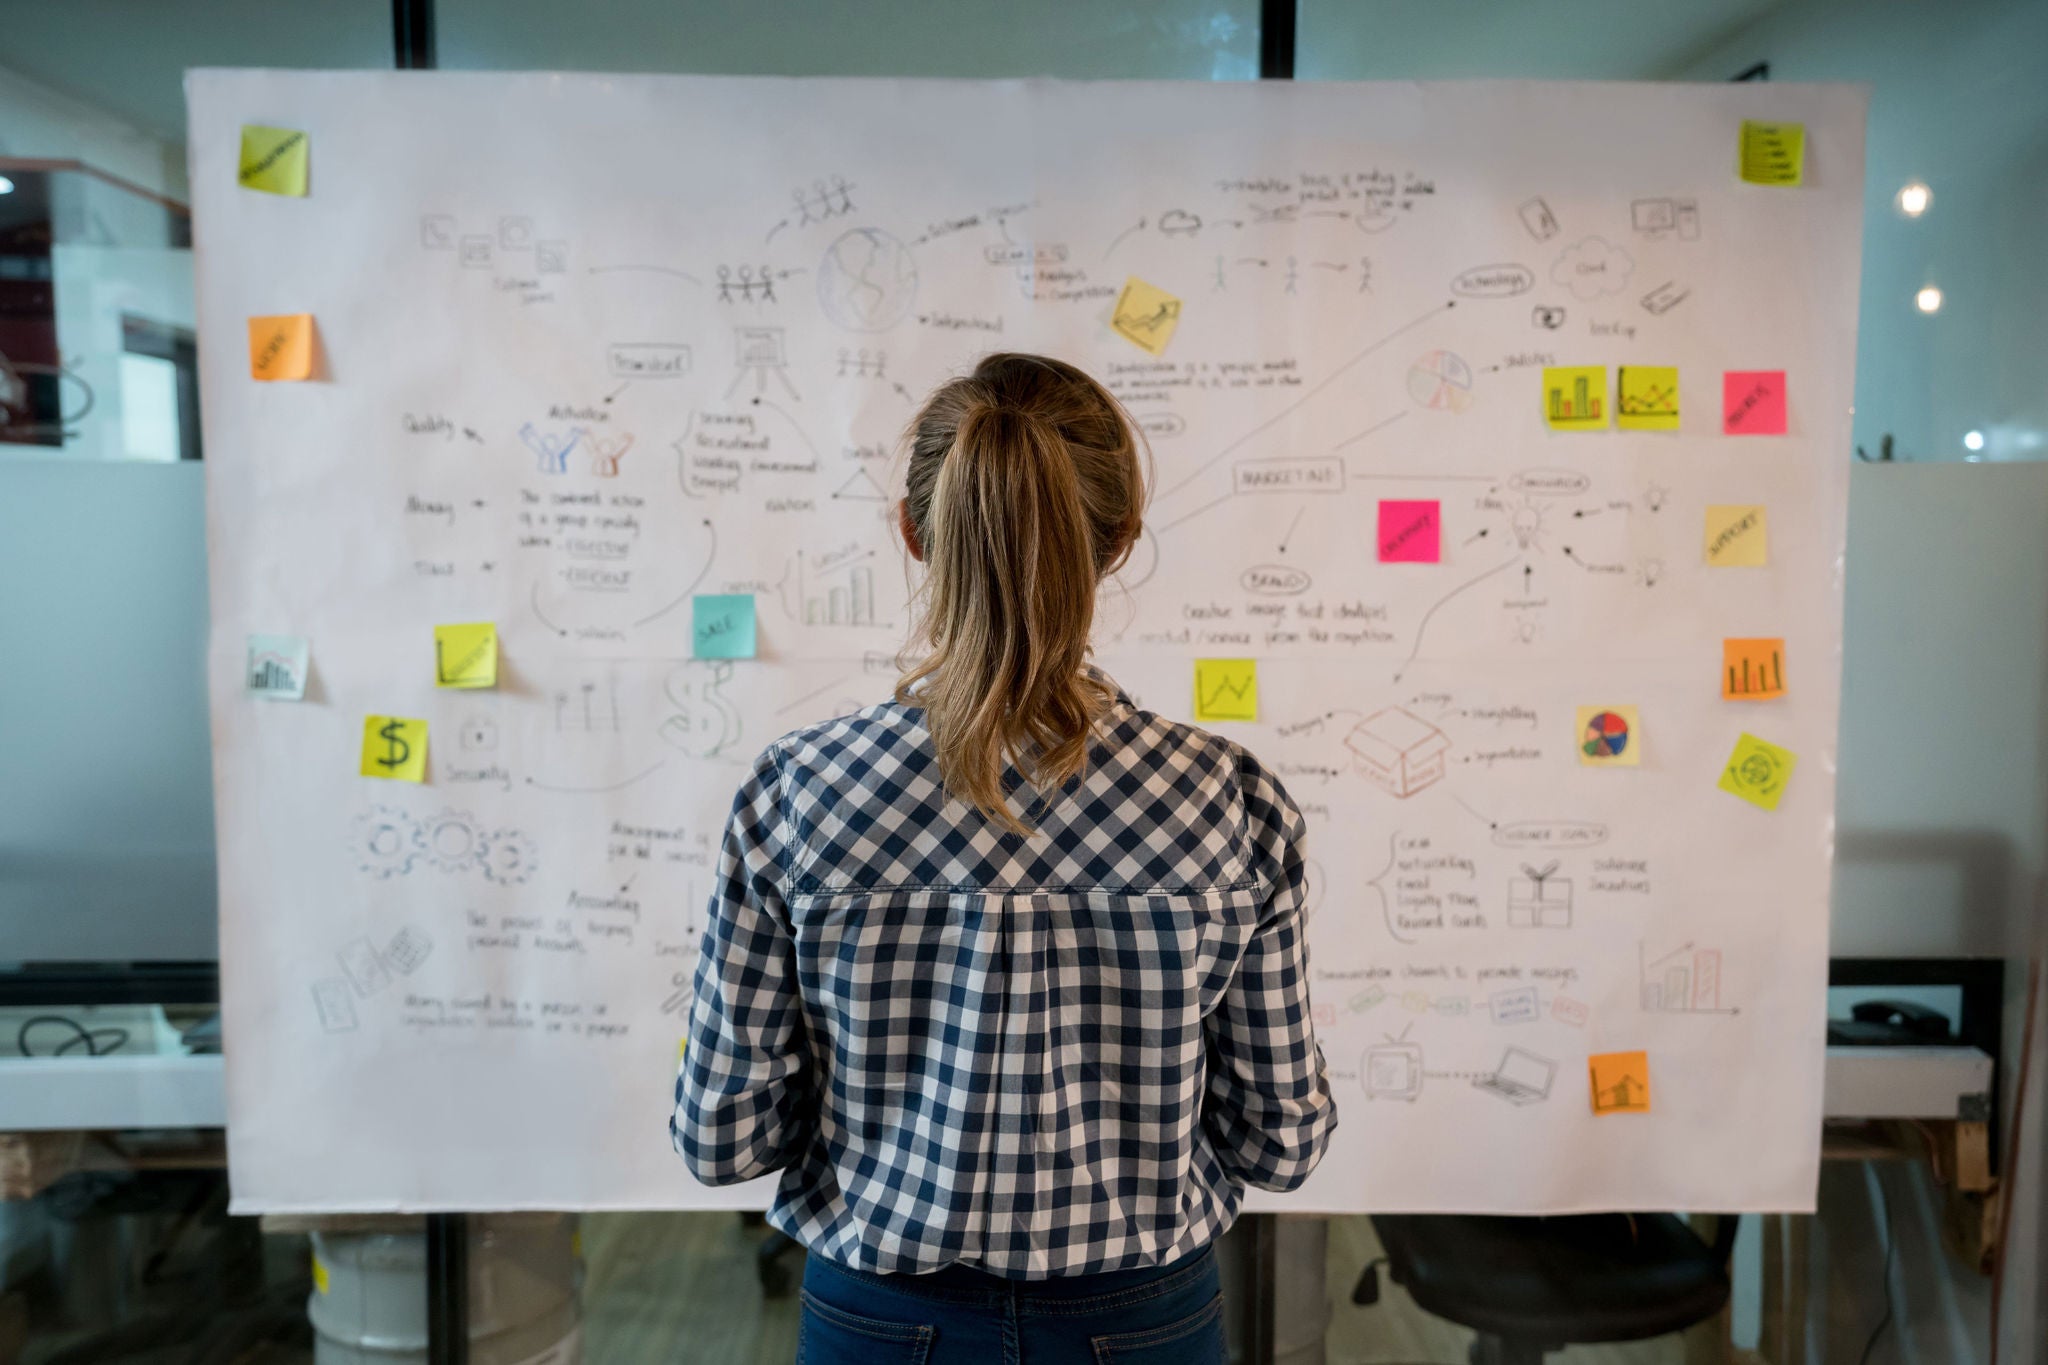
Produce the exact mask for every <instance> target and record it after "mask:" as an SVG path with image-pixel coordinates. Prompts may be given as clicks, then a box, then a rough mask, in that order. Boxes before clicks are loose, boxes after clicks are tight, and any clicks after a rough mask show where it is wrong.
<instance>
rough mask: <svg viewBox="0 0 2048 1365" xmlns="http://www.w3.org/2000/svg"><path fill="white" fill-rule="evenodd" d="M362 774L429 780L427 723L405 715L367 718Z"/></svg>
mask: <svg viewBox="0 0 2048 1365" xmlns="http://www.w3.org/2000/svg"><path fill="white" fill-rule="evenodd" d="M362 774H363V776H364V777H389V778H395V779H397V780H398V781H400V782H424V781H426V780H427V723H426V722H425V721H423V720H410V719H407V718H406V717H404V716H364V717H363V764H362Z"/></svg>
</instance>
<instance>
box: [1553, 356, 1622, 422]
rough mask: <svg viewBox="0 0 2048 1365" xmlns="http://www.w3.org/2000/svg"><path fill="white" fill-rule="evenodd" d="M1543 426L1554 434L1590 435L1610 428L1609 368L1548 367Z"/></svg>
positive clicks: (1582, 366)
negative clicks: (1555, 432)
mask: <svg viewBox="0 0 2048 1365" xmlns="http://www.w3.org/2000/svg"><path fill="white" fill-rule="evenodd" d="M1543 424H1544V425H1545V426H1547V427H1549V428H1550V429H1551V430H1552V431H1588V430H1593V429H1596V428H1599V427H1604V426H1606V425H1607V367H1606V366H1605V365H1546V366H1544V367H1543Z"/></svg>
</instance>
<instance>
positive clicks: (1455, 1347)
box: [583, 1213, 1685, 1365]
mask: <svg viewBox="0 0 2048 1365" xmlns="http://www.w3.org/2000/svg"><path fill="white" fill-rule="evenodd" d="M761 1236H762V1233H761V1231H760V1230H759V1229H756V1228H748V1227H744V1226H742V1225H741V1222H740V1219H739V1217H738V1216H737V1215H735V1214H641V1213H625V1214H591V1215H587V1216H586V1217H585V1218H584V1219H583V1254H584V1262H585V1268H586V1269H585V1276H586V1278H585V1281H584V1294H583V1303H584V1312H585V1319H584V1346H585V1359H586V1361H587V1362H588V1365H655V1363H656V1362H661V1365H669V1363H670V1362H674V1361H679V1360H683V1359H686V1358H687V1359H688V1360H690V1361H692V1362H693V1363H694V1365H789V1362H790V1361H791V1360H793V1359H794V1358H795V1356H796V1299H795V1296H794V1294H792V1295H790V1296H789V1297H787V1298H782V1299H764V1298H763V1297H762V1294H761V1286H760V1281H759V1280H758V1279H757V1278H756V1276H755V1272H754V1247H755V1246H756V1245H757V1244H758V1242H759V1241H760V1239H761ZM1377 1255H1379V1243H1378V1242H1377V1240H1375V1239H1374V1237H1373V1232H1372V1224H1371V1223H1370V1222H1369V1221H1368V1220H1367V1219H1364V1218H1339V1219H1333V1220H1332V1221H1331V1224H1330V1260H1329V1265H1330V1270H1329V1286H1330V1294H1331V1297H1332V1299H1333V1300H1334V1301H1335V1306H1334V1308H1333V1310H1332V1312H1331V1319H1330V1328H1329V1334H1328V1336H1327V1338H1326V1341H1327V1343H1328V1359H1329V1365H1397V1363H1398V1365H1439V1363H1440V1365H1464V1361H1465V1349H1466V1345H1467V1343H1469V1342H1470V1341H1471V1334H1470V1333H1468V1332H1465V1331H1462V1330H1460V1329H1458V1328H1456V1327H1453V1326H1451V1325H1450V1324H1449V1323H1446V1322H1443V1321H1441V1320H1439V1319H1436V1318H1432V1317H1430V1316H1429V1315H1428V1314H1426V1313H1423V1312H1422V1311H1421V1310H1420V1309H1418V1308H1416V1307H1415V1305H1414V1304H1413V1303H1411V1302H1409V1300H1408V1298H1407V1296H1406V1295H1405V1294H1403V1293H1402V1292H1401V1290H1400V1289H1398V1288H1396V1287H1394V1286H1393V1285H1391V1284H1387V1283H1385V1282H1384V1281H1383V1282H1382V1284H1383V1292H1382V1294H1381V1298H1380V1302H1379V1304H1378V1305H1377V1306H1375V1307H1372V1308H1357V1307H1354V1306H1353V1305H1352V1303H1351V1286H1352V1284H1353V1283H1355V1282H1356V1280H1357V1278H1358V1270H1359V1267H1361V1266H1363V1265H1364V1264H1365V1263H1366V1262H1367V1261H1368V1260H1370V1259H1371V1258H1372V1257H1374V1256H1377ZM798 1264H799V1262H797V1261H796V1260H794V1259H792V1260H791V1261H790V1265H791V1266H792V1268H794V1267H796V1266H797V1265H798ZM1684 1358H1685V1353H1684V1348H1683V1347H1682V1345H1681V1344H1680V1342H1679V1341H1678V1339H1677V1338H1675V1337H1673V1338H1666V1339H1663V1340H1660V1341H1652V1342H1643V1343H1638V1344H1633V1345H1626V1346H1599V1347H1574V1348H1573V1349H1571V1350H1569V1351H1565V1352H1562V1353H1560V1354H1558V1355H1555V1356H1552V1357H1550V1362H1551V1365H1680V1362H1682V1361H1683V1360H1684Z"/></svg>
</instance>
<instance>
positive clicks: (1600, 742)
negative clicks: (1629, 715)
mask: <svg viewBox="0 0 2048 1365" xmlns="http://www.w3.org/2000/svg"><path fill="white" fill-rule="evenodd" d="M1580 743H1581V744H1582V745H1583V747H1584V749H1585V753H1586V757H1588V758H1620V757H1621V756H1622V755H1623V754H1624V753H1626V752H1628V721H1627V719H1626V718H1625V717H1623V716H1620V715H1618V714H1616V713H1615V712H1613V711H1602V712H1601V713H1600V714H1599V715H1597V716H1595V717H1593V718H1592V719H1591V720H1589V721H1587V722H1586V734H1585V737H1584V738H1583V739H1582V740H1581V741H1580Z"/></svg>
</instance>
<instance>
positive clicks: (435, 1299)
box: [427, 1213, 469, 1365]
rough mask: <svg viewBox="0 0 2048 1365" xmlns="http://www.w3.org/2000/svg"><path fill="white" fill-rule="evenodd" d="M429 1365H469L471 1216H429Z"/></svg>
mask: <svg viewBox="0 0 2048 1365" xmlns="http://www.w3.org/2000/svg"><path fill="white" fill-rule="evenodd" d="M427 1365H469V1215H468V1214H466V1213H430V1214H428V1215H427Z"/></svg>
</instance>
